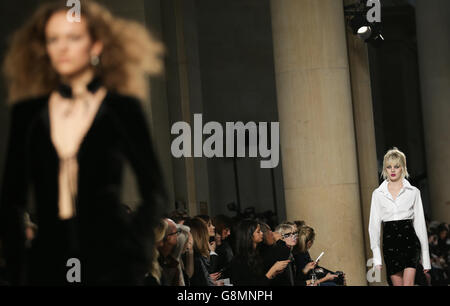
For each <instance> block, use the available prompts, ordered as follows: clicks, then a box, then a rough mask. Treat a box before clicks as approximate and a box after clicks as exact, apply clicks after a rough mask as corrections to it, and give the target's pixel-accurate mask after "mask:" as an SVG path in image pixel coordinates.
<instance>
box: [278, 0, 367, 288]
mask: <svg viewBox="0 0 450 306" xmlns="http://www.w3.org/2000/svg"><path fill="white" fill-rule="evenodd" d="M343 7H344V5H343V2H342V1H336V0H282V1H280V0H272V1H271V11H272V28H273V38H274V56H275V74H276V86H277V97H278V108H279V118H280V129H281V130H280V134H281V135H280V136H281V153H282V158H283V173H284V174H283V175H284V184H285V197H286V215H287V219H289V220H296V219H300V220H305V221H306V223H307V224H308V225H310V226H312V227H313V228H314V229H315V230H316V241H315V245H314V246H313V248H312V249H311V255H312V257H315V256H317V255H319V253H320V252H321V251H324V252H325V255H324V256H323V258H322V260H321V264H322V265H323V266H325V267H328V268H330V269H332V270H333V269H334V270H343V271H345V273H346V275H347V280H348V285H366V284H367V281H366V267H365V264H366V262H365V254H364V253H365V252H364V230H365V229H364V228H363V222H362V212H361V205H360V196H359V184H358V162H357V153H356V143H355V132H354V120H353V110H352V93H351V87H350V75H349V64H348V54H347V46H346V37H345V35H346V34H345V22H344V20H345V19H344V11H343Z"/></svg>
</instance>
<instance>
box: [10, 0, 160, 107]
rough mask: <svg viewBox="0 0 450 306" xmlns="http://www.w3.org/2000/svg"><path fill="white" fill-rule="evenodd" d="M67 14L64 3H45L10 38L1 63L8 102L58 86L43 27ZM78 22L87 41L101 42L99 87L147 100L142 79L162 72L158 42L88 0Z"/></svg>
mask: <svg viewBox="0 0 450 306" xmlns="http://www.w3.org/2000/svg"><path fill="white" fill-rule="evenodd" d="M69 9H70V8H68V7H67V6H66V1H57V2H51V3H47V4H44V5H42V6H41V7H40V8H39V9H38V10H37V11H36V12H35V13H34V15H33V16H32V17H31V18H30V19H29V21H28V22H27V23H26V24H25V25H24V26H23V27H22V28H20V29H19V30H17V31H16V32H15V33H14V34H13V37H12V41H11V44H10V47H9V50H8V52H7V53H6V56H5V59H4V63H3V73H4V75H5V79H6V81H7V88H8V101H10V102H15V101H17V100H20V99H24V98H29V97H35V96H41V95H46V94H49V93H50V92H51V91H52V90H54V89H55V87H56V86H57V84H58V81H59V77H58V75H57V73H56V71H55V70H54V69H53V67H52V65H51V63H50V59H49V56H48V54H47V49H46V37H45V27H46V25H47V22H48V20H49V19H50V17H51V16H52V15H53V14H55V13H57V12H60V11H68V10H69ZM81 18H84V20H86V21H87V25H88V30H89V33H90V35H91V38H92V40H93V41H97V40H100V41H101V42H102V43H103V52H102V54H101V55H100V65H98V66H96V68H95V69H96V71H95V72H96V74H97V75H100V76H101V78H102V80H103V83H104V86H105V87H106V88H107V89H109V90H114V91H117V92H119V93H122V94H126V95H133V96H136V97H138V98H141V99H146V98H147V97H148V94H149V92H148V91H149V82H148V79H147V76H148V75H155V74H158V73H160V72H161V71H162V68H163V63H162V59H161V56H162V55H163V53H164V47H163V45H162V43H160V42H158V41H156V40H155V39H154V38H153V37H152V35H151V34H150V33H149V32H148V31H147V29H146V28H145V27H144V26H143V25H141V24H139V23H137V22H134V21H129V20H125V19H122V18H119V17H116V16H113V15H112V14H111V13H110V12H109V11H108V10H107V9H106V8H104V7H103V6H101V5H99V4H97V3H95V2H93V1H91V0H81Z"/></svg>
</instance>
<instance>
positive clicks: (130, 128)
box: [118, 98, 167, 249]
mask: <svg viewBox="0 0 450 306" xmlns="http://www.w3.org/2000/svg"><path fill="white" fill-rule="evenodd" d="M119 102H122V101H119ZM122 105H123V106H121V108H120V111H121V113H120V114H118V115H119V116H120V117H121V118H123V120H121V121H122V123H123V126H121V127H120V128H122V129H123V130H124V132H125V135H124V141H125V144H124V150H125V154H126V155H127V157H128V160H129V161H130V164H131V167H132V168H133V171H134V173H135V175H136V181H137V184H138V189H139V193H140V195H141V199H142V202H141V203H140V205H139V207H138V208H137V210H136V213H135V214H134V215H133V218H134V219H133V224H132V228H133V229H134V231H135V234H136V235H137V236H138V237H139V238H142V239H143V243H145V244H146V246H147V249H148V248H151V245H152V243H153V235H154V234H153V229H154V228H155V226H156V224H157V222H158V221H159V219H160V218H161V217H162V213H163V209H164V208H165V206H166V203H167V193H166V190H165V187H164V183H163V182H164V178H163V175H162V172H161V169H160V166H159V163H158V160H157V157H156V154H155V152H154V150H153V145H152V140H151V136H150V128H149V126H148V124H147V120H146V118H145V115H144V111H143V109H142V106H141V103H140V101H139V100H137V99H134V98H129V101H123V103H122ZM148 243H150V244H148Z"/></svg>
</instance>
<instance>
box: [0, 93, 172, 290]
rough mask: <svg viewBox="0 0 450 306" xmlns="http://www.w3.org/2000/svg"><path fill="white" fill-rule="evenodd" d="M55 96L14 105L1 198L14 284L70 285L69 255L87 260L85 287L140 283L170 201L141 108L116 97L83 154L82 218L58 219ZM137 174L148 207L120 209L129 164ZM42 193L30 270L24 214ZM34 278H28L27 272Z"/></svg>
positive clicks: (103, 109)
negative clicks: (52, 101)
mask: <svg viewBox="0 0 450 306" xmlns="http://www.w3.org/2000/svg"><path fill="white" fill-rule="evenodd" d="M48 99H49V96H48V95H47V96H44V97H39V98H34V99H27V100H24V101H21V102H19V103H16V104H14V106H13V109H12V121H11V127H10V135H9V144H8V152H7V160H6V163H5V172H4V179H3V186H2V189H1V198H0V205H1V206H0V226H1V231H0V233H1V234H2V240H3V244H4V252H5V257H6V261H7V269H8V272H9V279H10V281H11V282H12V283H13V284H23V283H24V282H26V279H27V277H26V276H27V275H28V280H29V282H31V283H37V284H55V283H56V284H64V283H66V279H65V277H66V272H67V270H68V269H69V268H68V267H66V265H65V264H66V261H67V259H68V258H66V257H68V256H73V255H74V254H75V255H76V256H78V257H79V259H80V262H81V268H82V273H81V278H82V279H81V283H82V284H136V283H139V282H140V280H141V277H142V279H143V277H144V275H145V273H146V272H147V271H146V269H147V268H148V261H149V260H150V259H151V253H152V247H153V227H154V226H155V224H156V222H157V221H158V219H159V217H160V215H161V213H162V209H163V206H164V205H165V202H166V199H167V196H166V192H165V188H164V186H163V179H162V174H161V171H160V168H159V165H158V162H157V159H156V156H155V153H154V151H153V147H152V143H151V139H150V133H149V129H148V125H147V122H146V119H145V117H144V113H143V110H142V107H141V105H140V102H139V101H138V100H137V99H135V98H132V97H129V96H123V95H120V94H118V93H115V92H108V94H107V95H106V97H105V99H104V100H103V102H102V104H101V106H100V108H99V110H98V113H97V114H96V117H95V119H94V121H93V123H92V126H91V128H90V129H89V131H88V132H87V134H86V136H85V138H84V140H83V142H82V143H81V145H80V149H79V152H78V156H77V159H78V165H79V172H78V192H77V202H76V216H75V217H74V218H73V219H71V220H69V221H61V220H60V219H59V217H58V173H59V170H58V167H59V159H58V155H57V153H56V150H55V148H54V146H53V143H52V141H51V138H50V126H49V111H48ZM126 160H128V161H129V162H130V164H131V166H132V168H133V170H134V172H135V175H136V179H137V182H138V186H139V191H140V195H141V199H142V202H141V203H140V205H139V207H138V209H137V210H136V212H135V213H133V214H128V213H127V212H126V210H125V209H124V208H123V205H122V204H121V203H120V191H121V184H122V174H123V165H124V162H125V161H126ZM30 191H31V192H33V193H34V198H35V205H36V220H37V223H38V224H37V225H38V227H39V229H38V233H37V237H36V238H35V240H34V242H33V247H32V250H31V252H30V256H29V260H27V262H28V263H29V264H28V266H29V268H28V269H27V268H26V267H27V265H25V261H26V259H27V256H25V254H26V252H25V247H24V239H25V236H24V224H23V213H24V209H25V207H26V203H27V199H28V195H29V192H30ZM27 271H28V273H25V272H27Z"/></svg>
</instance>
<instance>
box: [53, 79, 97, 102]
mask: <svg viewBox="0 0 450 306" xmlns="http://www.w3.org/2000/svg"><path fill="white" fill-rule="evenodd" d="M101 86H102V80H101V78H100V77H98V76H96V77H94V78H93V79H92V81H90V82H89V84H87V86H86V88H87V90H88V91H89V92H91V93H95V92H97V90H99V88H100V87H101ZM57 90H58V93H59V94H60V95H61V97H63V98H66V99H73V92H72V87H70V86H69V85H67V84H64V83H60V84H59V85H58V88H57Z"/></svg>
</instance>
